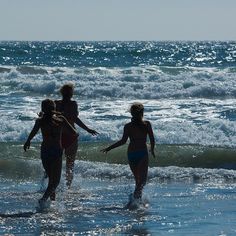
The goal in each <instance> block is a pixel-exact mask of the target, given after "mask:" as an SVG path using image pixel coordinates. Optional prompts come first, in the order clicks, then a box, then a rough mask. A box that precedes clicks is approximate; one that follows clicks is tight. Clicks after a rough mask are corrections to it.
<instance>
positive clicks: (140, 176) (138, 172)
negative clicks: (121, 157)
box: [130, 157, 148, 198]
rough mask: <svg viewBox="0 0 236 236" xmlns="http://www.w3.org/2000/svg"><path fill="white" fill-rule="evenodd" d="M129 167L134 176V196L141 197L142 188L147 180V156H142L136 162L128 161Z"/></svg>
mask: <svg viewBox="0 0 236 236" xmlns="http://www.w3.org/2000/svg"><path fill="white" fill-rule="evenodd" d="M130 169H131V171H132V173H133V175H134V178H135V190H134V198H142V190H143V187H144V186H145V184H146V181H147V172H148V157H144V158H143V159H142V160H140V161H139V163H138V164H132V163H130Z"/></svg>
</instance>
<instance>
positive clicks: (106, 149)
mask: <svg viewBox="0 0 236 236" xmlns="http://www.w3.org/2000/svg"><path fill="white" fill-rule="evenodd" d="M109 151H110V149H109V148H103V149H101V150H100V152H103V153H105V154H107V153H108V152H109Z"/></svg>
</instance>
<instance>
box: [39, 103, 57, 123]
mask: <svg viewBox="0 0 236 236" xmlns="http://www.w3.org/2000/svg"><path fill="white" fill-rule="evenodd" d="M55 109H56V104H55V102H54V101H53V100H51V99H45V100H43V101H42V102H41V112H40V113H39V114H38V116H39V117H40V118H41V119H42V121H43V120H45V121H47V120H50V119H51V118H52V116H53V115H54V114H56V113H57V112H56V111H55Z"/></svg>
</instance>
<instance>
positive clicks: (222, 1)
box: [0, 0, 236, 41]
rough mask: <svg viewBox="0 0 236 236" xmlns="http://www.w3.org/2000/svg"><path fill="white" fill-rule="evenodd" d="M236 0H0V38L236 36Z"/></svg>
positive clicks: (180, 38)
mask: <svg viewBox="0 0 236 236" xmlns="http://www.w3.org/2000/svg"><path fill="white" fill-rule="evenodd" d="M235 24H236V0H0V40H39V41H41V40H45V41H49V40H56V41H57V40H60V41H61V40H62V41H63V40H66V41H67V40H70V41H71V40H72V41H87V40H89V41H100V40H156V41H159V40H236V25H235Z"/></svg>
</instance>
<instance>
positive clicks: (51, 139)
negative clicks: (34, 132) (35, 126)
mask: <svg viewBox="0 0 236 236" xmlns="http://www.w3.org/2000/svg"><path fill="white" fill-rule="evenodd" d="M38 122H39V125H40V128H41V132H42V136H43V142H42V146H46V147H52V146H53V147H61V130H62V126H63V121H62V120H60V119H56V120H55V121H49V122H45V121H43V119H38Z"/></svg>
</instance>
